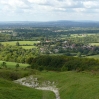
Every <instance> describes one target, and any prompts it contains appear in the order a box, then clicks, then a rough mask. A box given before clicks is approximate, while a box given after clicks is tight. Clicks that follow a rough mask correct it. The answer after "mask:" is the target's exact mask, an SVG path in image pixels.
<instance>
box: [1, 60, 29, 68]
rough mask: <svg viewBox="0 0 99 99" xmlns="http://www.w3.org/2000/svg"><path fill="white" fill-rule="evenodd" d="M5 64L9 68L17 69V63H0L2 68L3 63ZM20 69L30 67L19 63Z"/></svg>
mask: <svg viewBox="0 0 99 99" xmlns="http://www.w3.org/2000/svg"><path fill="white" fill-rule="evenodd" d="M3 62H5V63H6V66H7V68H15V66H16V64H17V63H16V62H6V61H0V67H2V63H3ZM19 66H20V68H26V67H27V66H29V64H23V63H19Z"/></svg>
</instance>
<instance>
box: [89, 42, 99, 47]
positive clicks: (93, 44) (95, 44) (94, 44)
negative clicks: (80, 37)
mask: <svg viewBox="0 0 99 99" xmlns="http://www.w3.org/2000/svg"><path fill="white" fill-rule="evenodd" d="M90 45H92V46H99V43H90Z"/></svg>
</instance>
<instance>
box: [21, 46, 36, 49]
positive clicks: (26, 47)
mask: <svg viewBox="0 0 99 99" xmlns="http://www.w3.org/2000/svg"><path fill="white" fill-rule="evenodd" d="M21 47H22V48H24V49H32V48H37V47H36V46H21Z"/></svg>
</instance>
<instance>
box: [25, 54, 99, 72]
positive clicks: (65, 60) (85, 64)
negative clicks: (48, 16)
mask: <svg viewBox="0 0 99 99" xmlns="http://www.w3.org/2000/svg"><path fill="white" fill-rule="evenodd" d="M27 63H28V64H30V65H31V68H33V69H38V70H40V71H42V70H53V71H72V70H75V71H85V70H89V71H90V70H97V71H98V70H99V60H95V59H90V58H79V57H68V56H62V55H61V56H47V55H43V56H38V57H36V58H32V57H31V58H29V59H28V60H27Z"/></svg>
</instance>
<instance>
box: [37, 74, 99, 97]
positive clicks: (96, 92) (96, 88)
mask: <svg viewBox="0 0 99 99" xmlns="http://www.w3.org/2000/svg"><path fill="white" fill-rule="evenodd" d="M38 78H39V79H41V80H50V81H55V82H56V85H57V87H58V88H59V91H60V97H61V99H99V75H94V72H92V73H84V72H80V73H78V72H57V73H55V72H43V73H41V74H40V75H38Z"/></svg>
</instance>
